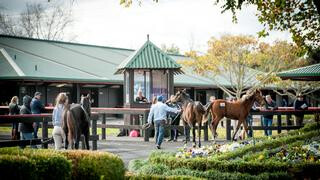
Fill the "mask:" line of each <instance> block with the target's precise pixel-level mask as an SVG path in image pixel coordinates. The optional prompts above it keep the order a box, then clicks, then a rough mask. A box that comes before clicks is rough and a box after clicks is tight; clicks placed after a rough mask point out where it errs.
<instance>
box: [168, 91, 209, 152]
mask: <svg viewBox="0 0 320 180" xmlns="http://www.w3.org/2000/svg"><path fill="white" fill-rule="evenodd" d="M172 101H173V102H180V103H182V116H181V118H182V120H183V125H184V129H185V133H186V126H187V125H189V127H191V129H192V135H193V143H194V145H193V146H194V147H195V146H196V135H195V134H196V132H195V131H196V130H195V126H196V124H198V136H199V147H201V141H200V138H201V125H202V117H203V115H204V114H205V112H206V109H205V108H204V106H203V105H202V104H201V103H200V102H199V101H193V100H192V99H191V98H190V97H189V95H188V94H187V93H186V90H185V89H184V90H182V91H178V92H177V93H176V95H175V96H174V97H173V100H172ZM187 141H188V139H187V136H186V143H187Z"/></svg>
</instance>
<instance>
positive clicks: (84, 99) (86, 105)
mask: <svg viewBox="0 0 320 180" xmlns="http://www.w3.org/2000/svg"><path fill="white" fill-rule="evenodd" d="M80 104H81V106H82V107H83V109H85V111H86V112H87V113H88V115H89V116H90V115H91V96H90V94H88V95H87V96H81V101H80Z"/></svg>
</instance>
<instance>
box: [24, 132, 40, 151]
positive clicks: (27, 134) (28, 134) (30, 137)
mask: <svg viewBox="0 0 320 180" xmlns="http://www.w3.org/2000/svg"><path fill="white" fill-rule="evenodd" d="M21 139H22V140H31V139H32V133H23V132H21ZM31 147H32V148H36V146H35V145H32V146H31ZM21 148H25V146H21Z"/></svg>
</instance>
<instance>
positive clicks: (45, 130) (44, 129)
mask: <svg viewBox="0 0 320 180" xmlns="http://www.w3.org/2000/svg"><path fill="white" fill-rule="evenodd" d="M47 139H48V121H47V120H46V118H42V141H45V140H47ZM42 148H44V149H48V144H42Z"/></svg>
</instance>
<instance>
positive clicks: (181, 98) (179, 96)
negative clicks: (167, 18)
mask: <svg viewBox="0 0 320 180" xmlns="http://www.w3.org/2000/svg"><path fill="white" fill-rule="evenodd" d="M171 101H172V102H174V103H175V102H182V103H184V102H185V101H191V98H190V96H189V94H187V91H186V89H184V90H182V91H181V90H179V91H178V92H177V93H176V95H174V97H173V98H172V99H171Z"/></svg>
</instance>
